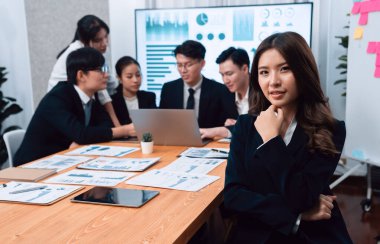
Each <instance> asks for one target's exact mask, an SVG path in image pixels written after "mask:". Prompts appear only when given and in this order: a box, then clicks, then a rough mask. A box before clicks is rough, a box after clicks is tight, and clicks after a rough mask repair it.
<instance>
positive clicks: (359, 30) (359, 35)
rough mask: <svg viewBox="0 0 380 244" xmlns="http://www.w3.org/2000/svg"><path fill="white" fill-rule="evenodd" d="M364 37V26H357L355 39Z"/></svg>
mask: <svg viewBox="0 0 380 244" xmlns="http://www.w3.org/2000/svg"><path fill="white" fill-rule="evenodd" d="M362 37H363V28H362V27H356V28H355V31H354V39H356V40H358V39H362Z"/></svg>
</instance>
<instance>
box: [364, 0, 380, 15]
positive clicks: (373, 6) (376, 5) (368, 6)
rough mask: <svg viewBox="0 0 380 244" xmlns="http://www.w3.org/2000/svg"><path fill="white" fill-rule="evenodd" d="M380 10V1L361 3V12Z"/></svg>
mask: <svg viewBox="0 0 380 244" xmlns="http://www.w3.org/2000/svg"><path fill="white" fill-rule="evenodd" d="M379 10H380V1H378V0H376V1H366V2H362V4H361V5H360V12H361V13H363V12H364V13H369V12H376V11H379Z"/></svg>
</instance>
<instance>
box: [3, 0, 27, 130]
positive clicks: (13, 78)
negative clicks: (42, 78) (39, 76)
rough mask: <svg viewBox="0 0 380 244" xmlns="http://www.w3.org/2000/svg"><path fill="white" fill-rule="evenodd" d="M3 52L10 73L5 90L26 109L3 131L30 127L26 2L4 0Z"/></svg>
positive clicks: (7, 124)
mask: <svg viewBox="0 0 380 244" xmlns="http://www.w3.org/2000/svg"><path fill="white" fill-rule="evenodd" d="M0 53H1V55H0V66H5V67H6V68H7V70H8V72H9V73H8V75H7V78H8V81H7V82H6V83H5V84H4V85H3V86H2V87H1V90H2V91H3V93H4V95H5V96H10V97H14V98H16V99H17V103H18V104H19V105H20V106H21V107H22V108H23V109H24V111H22V112H21V113H19V114H16V115H12V116H10V117H9V118H8V119H7V120H6V121H5V123H4V127H3V128H5V127H7V126H9V125H18V126H21V127H22V128H26V127H27V125H28V123H29V120H30V118H31V116H32V114H33V111H34V110H33V91H32V85H31V72H30V65H29V60H30V59H29V47H28V36H27V26H26V19H25V6H24V0H0Z"/></svg>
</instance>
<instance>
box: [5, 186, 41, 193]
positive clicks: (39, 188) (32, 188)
mask: <svg viewBox="0 0 380 244" xmlns="http://www.w3.org/2000/svg"><path fill="white" fill-rule="evenodd" d="M46 187H47V186H36V187H30V188H25V189H21V190H17V191H11V192H9V194H18V193H23V192H30V191H35V190H41V189H45V188H46Z"/></svg>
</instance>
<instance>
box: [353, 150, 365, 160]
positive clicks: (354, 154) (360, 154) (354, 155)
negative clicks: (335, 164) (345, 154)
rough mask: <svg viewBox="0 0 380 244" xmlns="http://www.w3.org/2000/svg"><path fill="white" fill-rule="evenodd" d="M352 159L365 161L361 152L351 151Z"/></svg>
mask: <svg viewBox="0 0 380 244" xmlns="http://www.w3.org/2000/svg"><path fill="white" fill-rule="evenodd" d="M352 157H354V158H357V159H365V157H364V152H363V151H362V150H352Z"/></svg>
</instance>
